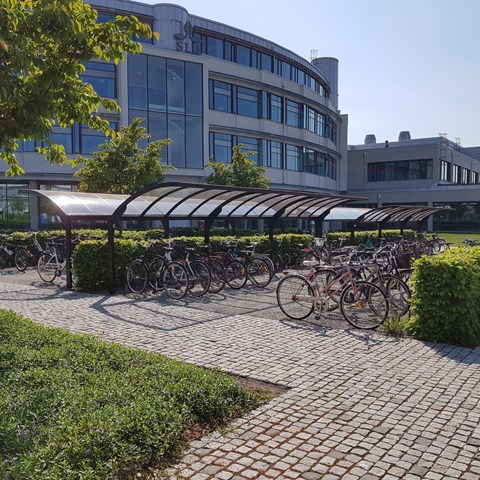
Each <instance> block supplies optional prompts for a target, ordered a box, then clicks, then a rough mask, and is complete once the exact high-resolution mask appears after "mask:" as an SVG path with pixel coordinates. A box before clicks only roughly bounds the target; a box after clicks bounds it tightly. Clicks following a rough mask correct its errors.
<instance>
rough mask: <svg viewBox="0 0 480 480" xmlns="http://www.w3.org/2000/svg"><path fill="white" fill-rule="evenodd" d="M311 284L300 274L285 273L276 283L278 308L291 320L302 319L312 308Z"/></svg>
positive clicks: (312, 294)
mask: <svg viewBox="0 0 480 480" xmlns="http://www.w3.org/2000/svg"><path fill="white" fill-rule="evenodd" d="M314 300H315V297H314V291H313V286H312V285H311V284H310V283H309V282H308V280H307V279H306V278H305V277H303V276H302V275H295V274H294V275H287V276H285V277H283V278H282V279H281V280H280V281H279V282H278V285H277V303H278V306H279V307H280V310H281V311H282V312H283V313H284V314H285V315H286V316H287V317H289V318H292V319H293V320H303V319H304V318H307V317H308V316H309V315H311V314H312V312H313V308H314Z"/></svg>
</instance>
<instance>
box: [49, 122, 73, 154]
mask: <svg viewBox="0 0 480 480" xmlns="http://www.w3.org/2000/svg"><path fill="white" fill-rule="evenodd" d="M50 138H51V140H52V142H54V143H57V144H58V145H63V147H64V148H65V152H66V153H73V134H72V127H66V128H63V127H60V126H58V125H54V126H53V127H52V133H51V135H50Z"/></svg>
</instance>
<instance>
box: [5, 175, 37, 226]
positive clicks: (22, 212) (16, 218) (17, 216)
mask: <svg viewBox="0 0 480 480" xmlns="http://www.w3.org/2000/svg"><path fill="white" fill-rule="evenodd" d="M27 188H28V184H26V183H0V221H1V222H2V227H3V228H29V226H30V211H29V204H28V194H27V193H23V192H20V191H19V190H21V189H27Z"/></svg>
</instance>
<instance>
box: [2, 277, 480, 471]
mask: <svg viewBox="0 0 480 480" xmlns="http://www.w3.org/2000/svg"><path fill="white" fill-rule="evenodd" d="M12 278H13V277H8V276H2V277H1V278H0V308H10V309H12V310H15V311H17V312H19V313H21V314H22V315H25V316H26V317H29V318H31V319H32V320H34V321H36V322H39V323H42V324H45V325H50V326H55V327H62V328H67V329H69V330H72V331H75V332H82V333H85V332H87V333H91V334H94V335H96V336H98V337H100V338H102V339H104V340H107V341H113V342H119V343H122V344H126V345H130V346H135V347H140V348H145V349H148V350H154V351H158V352H162V353H165V354H167V355H171V356H173V357H176V358H179V359H183V360H186V361H189V362H192V363H195V364H198V365H203V366H206V367H219V368H221V369H224V370H226V371H229V372H232V373H234V374H237V375H241V376H245V377H253V378H255V379H258V380H262V381H267V382H272V383H275V384H278V385H281V386H284V387H287V390H286V391H285V392H284V393H283V394H281V395H280V396H278V397H276V398H275V399H274V400H273V401H271V402H270V403H269V404H267V405H264V406H263V407H261V408H259V409H258V410H256V411H254V412H252V413H251V414H250V415H249V416H248V417H246V418H242V419H239V420H237V421H236V422H235V423H234V425H233V426H232V428H230V429H228V431H225V432H222V433H215V434H212V435H210V436H208V437H204V438H202V439H200V440H197V441H194V442H193V443H192V444H191V447H190V449H189V450H188V451H187V452H186V453H185V455H184V456H183V457H182V459H181V460H180V462H179V463H178V464H177V465H175V466H174V467H172V468H170V469H169V470H168V472H167V476H168V478H171V479H189V480H206V479H219V480H237V479H258V480H259V479H297V478H298V479H315V480H316V479H325V480H327V479H329V480H330V479H332V480H333V479H341V480H351V479H364V480H373V479H385V480H393V479H412V480H413V479H419V480H420V479H432V480H434V479H450V478H452V479H462V480H478V479H480V425H479V420H480V348H477V349H473V350H472V349H465V348H458V347H452V346H447V345H440V344H438V345H435V344H427V343H421V342H418V341H415V340H411V339H401V340H396V339H392V338H389V337H385V336H382V335H381V334H378V333H365V332H362V331H358V330H351V329H346V324H345V323H336V321H332V326H325V325H316V324H313V323H306V322H303V323H300V322H290V321H287V320H285V319H284V318H282V316H281V315H279V314H278V312H277V310H278V309H276V308H273V307H272V305H273V306H274V302H275V300H274V298H275V297H274V288H273V287H271V288H270V289H267V290H266V291H265V292H260V291H258V290H256V291H254V292H255V293H253V292H252V291H250V290H247V291H246V292H244V293H243V294H242V295H243V297H244V298H240V294H238V293H235V294H234V293H233V292H229V291H226V292H225V294H224V295H223V296H219V297H212V298H211V299H210V300H213V301H209V300H208V299H207V298H205V299H202V300H198V299H191V298H190V299H188V300H187V301H185V302H173V301H170V300H167V299H166V298H165V297H164V296H159V297H153V296H152V297H146V298H140V299H139V298H130V297H128V296H125V295H121V294H120V295H115V296H104V295H98V294H96V295H89V294H81V293H76V292H68V291H65V290H64V289H63V288H60V287H59V286H57V285H50V286H47V287H45V286H38V285H34V286H33V285H30V284H21V283H11V281H12ZM26 283H28V282H26ZM236 295H237V296H236ZM242 308H243V313H241V312H240V310H241V309H242ZM259 311H260V313H259ZM273 312H276V313H273Z"/></svg>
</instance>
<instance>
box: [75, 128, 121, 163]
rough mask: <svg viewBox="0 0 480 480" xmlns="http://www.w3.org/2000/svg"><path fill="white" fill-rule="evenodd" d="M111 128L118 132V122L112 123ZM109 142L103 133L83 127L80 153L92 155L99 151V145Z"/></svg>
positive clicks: (81, 129)
mask: <svg viewBox="0 0 480 480" xmlns="http://www.w3.org/2000/svg"><path fill="white" fill-rule="evenodd" d="M110 127H112V128H113V129H114V130H117V128H118V125H117V123H116V122H110ZM106 141H108V139H107V137H106V136H105V134H104V133H103V132H100V131H98V130H94V129H91V128H88V127H87V126H86V125H81V128H80V151H81V153H83V154H87V155H88V154H92V153H93V152H96V151H97V150H98V147H99V145H101V144H102V143H105V142H106Z"/></svg>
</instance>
